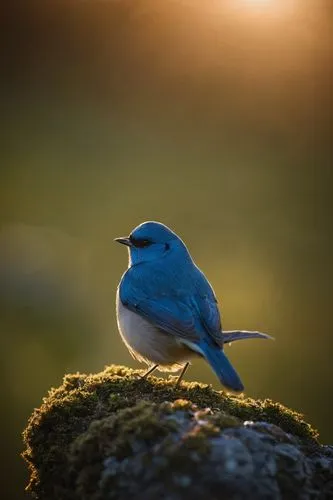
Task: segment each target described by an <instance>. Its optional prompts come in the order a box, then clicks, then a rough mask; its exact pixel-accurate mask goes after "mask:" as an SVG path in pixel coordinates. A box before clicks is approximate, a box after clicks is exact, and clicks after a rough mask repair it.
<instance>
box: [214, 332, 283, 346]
mask: <svg viewBox="0 0 333 500" xmlns="http://www.w3.org/2000/svg"><path fill="white" fill-rule="evenodd" d="M222 338H223V343H224V344H231V342H235V341H236V340H245V339H267V340H275V339H274V337H271V336H270V335H268V334H267V333H261V332H252V331H249V330H223V332H222Z"/></svg>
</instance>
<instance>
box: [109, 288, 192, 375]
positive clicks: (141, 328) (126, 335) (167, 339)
mask: <svg viewBox="0 0 333 500" xmlns="http://www.w3.org/2000/svg"><path fill="white" fill-rule="evenodd" d="M116 308H117V322H118V328H119V332H120V335H121V337H122V339H123V341H124V343H125V344H126V346H127V348H128V350H129V351H130V353H131V355H132V356H133V357H134V358H135V359H137V360H138V361H140V362H142V361H144V362H145V363H147V364H148V365H151V364H157V365H159V369H160V370H161V371H177V370H179V369H180V368H181V366H182V365H184V363H185V362H186V361H188V360H189V359H190V358H191V357H193V356H195V355H196V353H195V352H194V351H193V350H192V349H189V348H188V347H187V346H186V345H185V344H184V343H183V342H182V340H181V339H178V338H177V337H176V336H173V335H172V334H169V333H164V332H163V331H162V330H160V329H159V328H157V327H155V326H154V325H152V324H151V323H149V322H148V321H147V320H146V319H144V318H143V317H142V316H140V315H139V314H136V313H134V312H132V311H130V310H129V309H128V308H127V307H125V306H124V305H123V304H122V302H121V300H120V297H119V289H118V290H117V299H116Z"/></svg>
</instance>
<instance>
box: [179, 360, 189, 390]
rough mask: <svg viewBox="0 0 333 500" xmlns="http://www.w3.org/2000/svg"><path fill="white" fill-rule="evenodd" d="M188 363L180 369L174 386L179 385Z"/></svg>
mask: <svg viewBox="0 0 333 500" xmlns="http://www.w3.org/2000/svg"><path fill="white" fill-rule="evenodd" d="M189 364H190V363H189V362H187V363H185V365H184V368H183V369H182V371H181V373H180V375H179V377H178V379H177V382H176V388H177V387H179V384H180V383H181V381H182V378H183V377H184V375H185V372H186V370H187V368H188V365H189Z"/></svg>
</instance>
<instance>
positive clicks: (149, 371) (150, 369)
mask: <svg viewBox="0 0 333 500" xmlns="http://www.w3.org/2000/svg"><path fill="white" fill-rule="evenodd" d="M157 367H158V365H153V366H152V367H151V368H148V370H147V371H146V373H144V374H143V375H141V378H147V377H148V375H150V374H151V373H153V371H154V370H156V368H157Z"/></svg>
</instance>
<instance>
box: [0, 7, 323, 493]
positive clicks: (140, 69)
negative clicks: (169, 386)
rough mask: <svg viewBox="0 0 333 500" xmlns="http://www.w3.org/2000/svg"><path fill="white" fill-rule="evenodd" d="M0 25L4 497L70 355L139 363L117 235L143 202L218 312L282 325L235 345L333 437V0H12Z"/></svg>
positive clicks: (260, 391)
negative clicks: (176, 242)
mask: <svg viewBox="0 0 333 500" xmlns="http://www.w3.org/2000/svg"><path fill="white" fill-rule="evenodd" d="M0 28H1V37H2V41H3V43H2V44H1V47H2V48H1V51H2V59H1V60H2V66H1V70H2V78H1V121H2V133H1V139H0V140H1V171H0V172H1V173H0V223H1V230H0V312H1V316H0V328H1V360H0V361H1V374H2V377H1V381H2V383H1V392H2V394H1V402H2V412H1V430H2V434H3V436H2V446H1V454H2V472H3V473H4V478H5V479H4V480H3V486H2V488H3V490H2V495H3V498H17V499H20V498H22V495H23V493H22V492H23V487H24V484H25V482H26V480H27V474H26V471H25V467H24V465H23V462H22V460H21V459H20V457H19V453H20V451H21V450H22V444H21V437H20V433H21V431H22V429H23V428H24V426H25V424H26V421H27V418H28V416H29V415H30V413H31V412H32V410H33V408H34V407H38V406H39V405H40V403H41V400H42V397H43V395H45V393H46V391H47V390H48V389H49V388H50V387H51V386H57V385H59V384H60V383H61V380H62V376H63V374H64V373H65V372H67V371H77V370H80V371H84V372H90V371H99V370H102V369H103V367H104V365H106V364H111V363H123V364H127V365H130V366H135V367H137V366H138V365H137V363H135V362H134V361H133V360H132V359H131V357H130V355H129V353H128V352H127V351H126V348H125V347H124V346H123V345H122V343H121V340H120V338H119V335H118V332H117V327H116V320H115V305H114V303H115V290H116V286H117V284H118V281H119V279H120V277H121V274H122V273H123V271H124V270H125V268H126V265H127V256H126V253H125V250H124V248H121V247H119V246H117V245H115V244H114V243H113V238H114V237H116V236H121V235H126V234H128V233H129V231H130V230H131V229H132V228H133V227H134V226H136V225H137V224H138V223H140V222H142V221H144V220H150V219H155V220H159V221H162V222H164V223H166V224H167V225H170V226H171V227H172V228H173V229H174V230H176V231H177V232H178V233H179V234H180V235H181V236H182V237H183V239H184V240H185V241H186V243H187V244H188V246H189V248H190V251H191V252H192V255H193V257H194V258H195V260H196V262H197V263H198V265H199V266H200V267H201V268H202V269H203V270H204V271H205V272H206V274H207V276H208V278H209V279H210V281H211V282H212V284H213V286H214V288H215V291H216V293H217V296H218V299H219V301H220V304H221V305H222V311H223V318H224V328H225V329H231V328H247V329H260V330H262V331H266V332H269V333H271V334H272V335H274V336H275V337H276V342H274V343H273V342H272V343H269V342H259V341H258V342H256V341H248V342H244V343H240V344H235V345H233V346H232V347H230V348H227V350H228V353H229V355H230V358H231V359H232V361H233V363H234V365H235V366H236V367H237V368H238V371H239V372H240V374H241V376H242V378H243V380H244V382H245V385H246V389H247V391H246V394H247V395H249V396H253V397H261V398H265V397H269V398H272V399H276V400H279V401H281V402H283V403H285V404H286V405H290V406H292V407H293V408H295V409H297V410H299V411H301V412H303V413H305V415H306V417H307V418H308V419H309V420H310V421H311V422H312V423H313V424H314V425H316V426H317V427H318V428H319V430H320V433H321V438H322V440H323V442H332V440H333V431H332V418H333V412H332V409H331V401H330V398H331V395H332V389H333V368H332V346H333V337H332V334H333V332H332V326H331V324H332V319H331V310H332V305H331V289H332V277H333V272H332V250H333V248H332V246H333V245H332V232H333V231H332V215H331V214H332V210H331V209H332V180H333V179H332V155H331V146H330V143H331V136H330V122H331V118H332V106H331V104H332V102H331V83H332V81H331V79H330V69H331V57H332V43H331V42H332V40H331V38H332V36H331V33H332V31H331V30H332V4H331V3H330V1H321V0H313V1H310V0H309V1H307V2H304V1H303V0H299V1H297V0H295V1H292V0H288V1H287V0H285V1H283V0H279V1H278V0H232V1H231V0H230V1H228V0H225V1H223V0H220V1H217V0H214V1H213V0H212V1H209V2H202V1H201V0H200V1H199V0H191V1H190V0H188V1H185V0H183V1H181V0H177V1H175V0H163V1H162V0H136V1H135V0H132V1H131V0H109V1H75V0H73V1H68V2H53V1H51V2H40V3H36V2H34V3H33V2H25V3H24V2H18V3H14V5H12V6H11V8H9V6H7V8H6V9H5V8H3V9H2V13H1V26H0ZM187 378H188V379H196V380H201V381H203V382H207V383H212V384H213V385H214V387H216V388H218V384H217V383H216V379H215V377H214V375H213V374H212V372H211V371H210V369H209V367H208V366H207V365H206V364H205V363H204V362H201V361H199V360H198V361H195V362H194V365H193V367H192V368H191V370H190V371H189V372H188V374H187Z"/></svg>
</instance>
